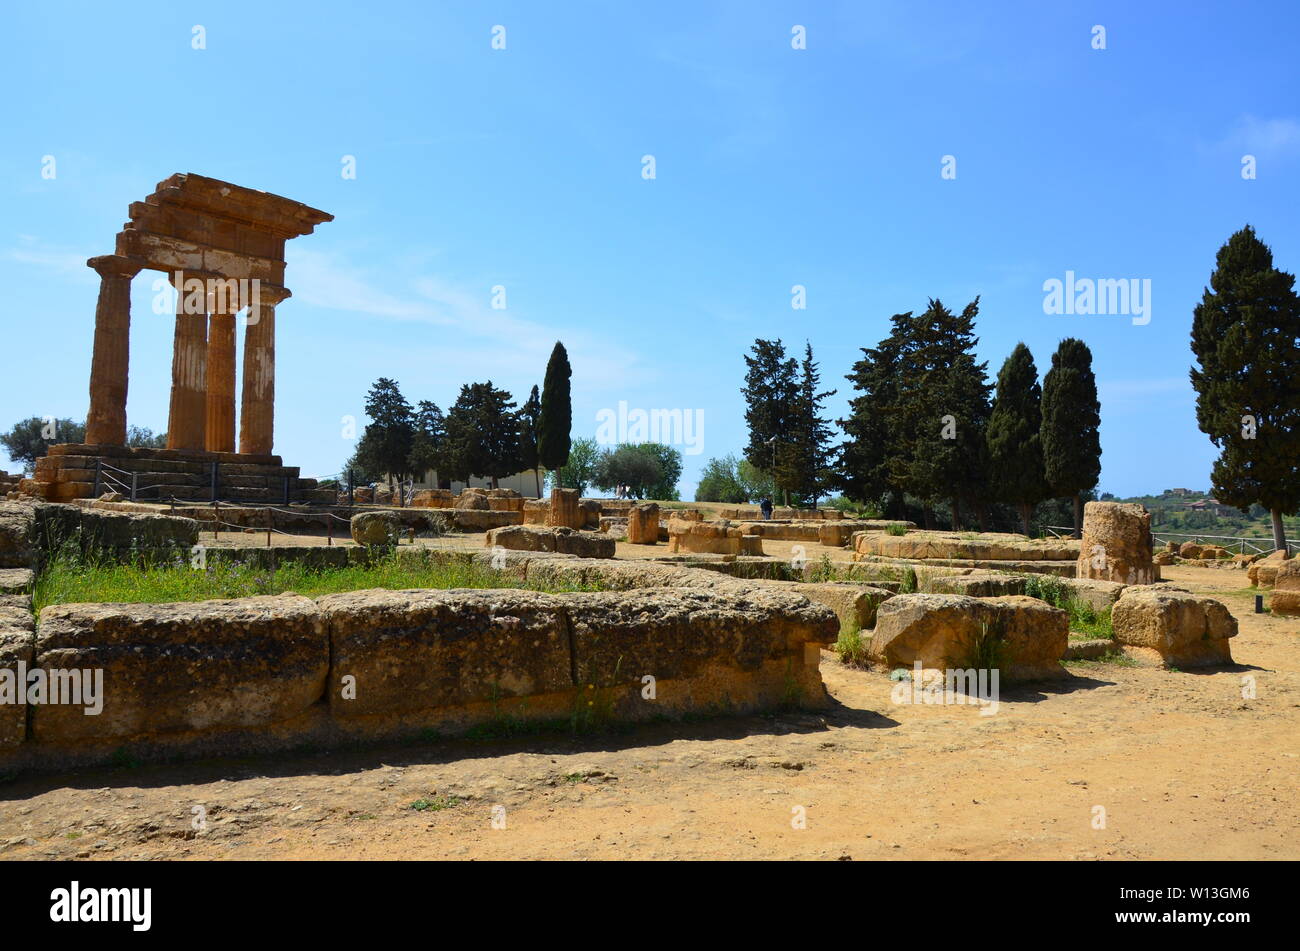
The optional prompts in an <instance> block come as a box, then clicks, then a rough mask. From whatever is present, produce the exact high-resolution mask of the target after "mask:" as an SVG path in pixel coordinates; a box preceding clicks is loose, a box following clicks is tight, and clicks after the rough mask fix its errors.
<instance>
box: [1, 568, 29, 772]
mask: <svg viewBox="0 0 1300 951" xmlns="http://www.w3.org/2000/svg"><path fill="white" fill-rule="evenodd" d="M22 570H25V569H13V571H14V572H18V571H22ZM28 573H29V574H30V572H28ZM4 574H6V572H3V571H0V575H4ZM35 630H36V626H35V624H34V619H33V618H32V611H31V600H30V599H29V598H27V597H25V596H20V595H13V594H6V595H3V596H0V669H2V670H12V671H13V672H14V673H13V675H12V676H13V677H14V679H15V683H16V682H17V677H18V664H19V662H21V663H23V664H24V665H26V667H31V665H32V658H33V656H34V654H35V645H36V633H35ZM26 738H27V704H25V703H5V704H0V750H10V749H14V748H15V747H18V746H20V745H21V744H22V743H23V741H24V740H25V739H26Z"/></svg>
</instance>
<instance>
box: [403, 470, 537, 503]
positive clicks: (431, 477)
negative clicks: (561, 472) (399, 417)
mask: <svg viewBox="0 0 1300 951" xmlns="http://www.w3.org/2000/svg"><path fill="white" fill-rule="evenodd" d="M539 482H540V484H541V486H542V490H543V491H545V490H546V470H544V469H542V470H538V471H537V472H536V473H535V472H534V470H532V469H525V470H524V471H523V472H516V473H515V474H514V475H510V476H502V477H501V478H500V479H497V488H499V489H514V490H515V491H516V492H518V493H519V494H520V495H522V496H523V497H524V498H526V499H535V498H537V486H538V483H539ZM466 488H474V489H490V488H492V480H491V479H484V478H479V477H477V476H472V477H471V478H470V480H469V482H458V481H455V480H453V479H440V478H438V470H437V469H430V470H429V471H428V472H426V473H424V475H423V476H421V477H420V478H418V479H416V480H415V490H416V491H417V492H418V491H419V490H420V489H451V491H452V492H454V493H456V494H457V495H459V494H460V493H461V492H462V491H463V490H464V489H466Z"/></svg>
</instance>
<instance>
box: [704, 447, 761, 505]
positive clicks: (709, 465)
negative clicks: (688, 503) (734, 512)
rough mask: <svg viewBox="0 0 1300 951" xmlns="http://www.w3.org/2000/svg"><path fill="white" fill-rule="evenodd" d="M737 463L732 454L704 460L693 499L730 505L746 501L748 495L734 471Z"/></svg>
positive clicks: (738, 462)
mask: <svg viewBox="0 0 1300 951" xmlns="http://www.w3.org/2000/svg"><path fill="white" fill-rule="evenodd" d="M739 464H740V461H739V460H738V459H737V458H736V457H735V456H733V455H726V456H723V457H722V458H721V459H710V460H709V461H708V462H706V463H705V464H704V469H703V470H702V471H701V473H700V483H699V485H697V486H696V487H695V501H696V502H728V503H731V504H732V505H737V504H740V503H742V502H748V501H749V496H748V495H747V494H746V492H745V487H744V485H742V484H741V481H740V476H739V474H738V473H737V472H736V469H737V467H738V466H739Z"/></svg>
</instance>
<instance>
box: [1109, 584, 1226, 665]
mask: <svg viewBox="0 0 1300 951" xmlns="http://www.w3.org/2000/svg"><path fill="white" fill-rule="evenodd" d="M1111 624H1112V626H1113V627H1114V630H1115V640H1116V641H1118V642H1119V643H1120V644H1121V645H1122V646H1123V648H1124V653H1125V654H1126V655H1128V656H1130V657H1132V658H1133V659H1134V660H1137V661H1140V662H1144V663H1153V664H1159V665H1163V666H1165V667H1211V666H1217V665H1220V664H1231V663H1232V653H1231V651H1230V650H1229V645H1228V639H1229V638H1231V637H1236V636H1237V619H1236V618H1234V617H1233V616H1232V615H1231V614H1230V613H1228V609H1227V608H1226V607H1224V606H1223V604H1221V603H1220V602H1218V601H1215V600H1214V599H1213V598H1202V597H1198V596H1197V595H1194V594H1191V593H1189V592H1186V591H1178V590H1176V589H1173V588H1163V587H1147V586H1141V587H1131V588H1126V589H1125V590H1124V593H1123V594H1121V595H1120V598H1119V600H1118V601H1116V602H1115V608H1114V610H1113V611H1112V612H1111Z"/></svg>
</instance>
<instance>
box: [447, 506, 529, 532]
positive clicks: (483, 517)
mask: <svg viewBox="0 0 1300 951" xmlns="http://www.w3.org/2000/svg"><path fill="white" fill-rule="evenodd" d="M452 517H453V519H454V520H455V525H456V528H457V529H458V530H459V531H462V532H486V531H487V530H488V529H490V528H500V527H501V526H503V525H521V524H523V520H524V513H523V512H494V511H492V510H491V509H454V510H453V511H452Z"/></svg>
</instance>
